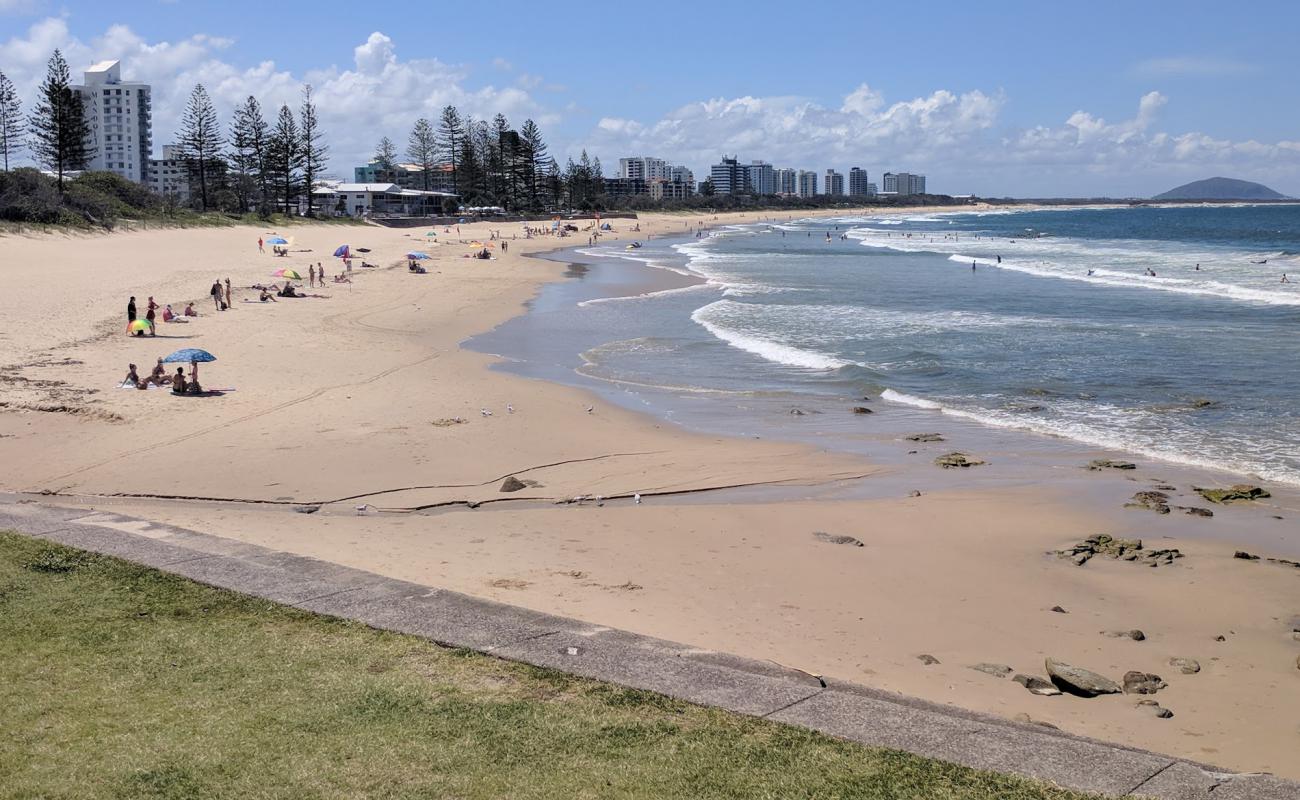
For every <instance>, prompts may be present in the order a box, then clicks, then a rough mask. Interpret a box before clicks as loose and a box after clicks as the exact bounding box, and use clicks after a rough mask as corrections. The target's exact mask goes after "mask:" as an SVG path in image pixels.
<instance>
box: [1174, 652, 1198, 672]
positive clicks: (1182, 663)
mask: <svg viewBox="0 0 1300 800" xmlns="http://www.w3.org/2000/svg"><path fill="white" fill-rule="evenodd" d="M1169 666H1171V667H1177V668H1178V671H1179V672H1181V673H1183V674H1184V675H1195V674H1196V673H1198V672H1200V671H1201V663H1200V662H1199V661H1197V660H1196V659H1194V658H1182V657H1181V656H1174V657H1173V658H1171V659H1169Z"/></svg>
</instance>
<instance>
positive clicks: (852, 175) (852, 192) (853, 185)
mask: <svg viewBox="0 0 1300 800" xmlns="http://www.w3.org/2000/svg"><path fill="white" fill-rule="evenodd" d="M871 185H872V184H871V182H870V181H868V180H867V171H866V170H865V169H863V168H862V167H853V168H852V169H850V170H849V197H870V196H871V195H873V194H875V192H874V191H872V190H871Z"/></svg>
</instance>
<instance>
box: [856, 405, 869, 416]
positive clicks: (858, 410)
mask: <svg viewBox="0 0 1300 800" xmlns="http://www.w3.org/2000/svg"><path fill="white" fill-rule="evenodd" d="M853 413H854V414H870V413H872V411H871V409H869V408H867V407H866V406H854V407H853Z"/></svg>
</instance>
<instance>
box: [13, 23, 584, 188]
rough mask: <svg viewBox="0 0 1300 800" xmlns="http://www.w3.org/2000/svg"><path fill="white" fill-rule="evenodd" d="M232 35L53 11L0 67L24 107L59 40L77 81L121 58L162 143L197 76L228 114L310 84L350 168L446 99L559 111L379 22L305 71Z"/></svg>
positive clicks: (474, 111)
mask: <svg viewBox="0 0 1300 800" xmlns="http://www.w3.org/2000/svg"><path fill="white" fill-rule="evenodd" d="M6 1H7V0H0V3H3V2H6ZM233 44H234V43H233V42H232V41H230V40H228V39H222V38H218V37H212V36H206V35H203V34H199V35H195V36H191V37H188V38H186V39H180V40H175V41H161V42H150V41H146V40H145V39H144V38H143V37H141V36H140V35H139V34H137V33H135V32H134V31H133V30H132V29H131V28H129V27H127V26H125V25H113V26H111V27H109V28H108V29H107V30H105V31H104V32H103V33H102V34H100V35H99V36H96V37H94V38H93V39H90V40H88V41H87V40H82V39H80V38H78V37H76V36H74V35H73V34H72V33H71V32H70V30H69V28H68V22H67V20H66V19H64V18H59V17H50V18H47V19H42V20H39V21H37V22H36V23H35V24H33V25H32V26H31V27H30V28H28V30H27V31H26V33H25V34H21V35H15V36H13V37H12V38H10V39H9V40H8V41H5V42H2V43H0V52H3V53H4V66H3V69H4V71H5V73H6V74H7V75H8V76H9V77H10V79H11V80H13V81H14V84H15V85H16V86H17V87H18V90H19V92H20V93H21V95H22V96H23V100H24V107H25V108H30V107H31V102H32V100H33V98H34V96H35V92H36V87H37V85H38V84H39V83H40V81H41V80H42V79H43V77H44V75H45V65H46V62H47V61H48V60H49V57H50V54H51V53H52V52H53V51H54V49H55V48H60V49H61V50H62V51H63V53H64V56H65V58H67V60H68V65H69V67H70V68H71V69H72V73H73V77H74V80H79V79H80V72H81V71H82V70H83V69H84V68H85V67H86V66H88V65H90V64H92V63H94V62H96V61H101V60H104V59H120V60H121V61H122V68H123V77H124V78H126V79H128V80H141V81H145V82H148V83H150V84H151V85H152V86H153V93H154V101H153V108H154V147H155V149H156V150H157V149H160V148H161V145H163V144H165V143H167V142H169V141H172V138H173V136H174V132H175V129H176V126H177V123H178V121H179V117H180V113H181V111H182V110H183V108H184V106H185V102H186V100H187V99H188V97H189V93H190V91H191V89H193V88H194V85H195V84H196V83H203V85H204V86H205V87H207V89H208V93H209V94H210V95H211V96H212V99H213V102H214V103H215V104H216V106H217V111H218V113H219V114H220V115H221V118H222V119H223V121H225V120H228V119H229V115H230V112H231V111H232V110H233V108H234V107H235V105H237V104H238V103H241V102H243V100H244V99H245V98H247V97H248V96H249V95H254V96H256V97H257V98H258V100H259V101H260V102H261V104H262V107H263V109H264V111H265V113H266V116H267V117H268V119H270V118H273V117H274V115H275V112H276V109H277V108H278V107H279V106H280V105H281V104H285V103H287V104H288V105H290V107H292V108H294V109H295V110H296V109H297V106H298V104H299V102H300V93H301V90H302V85H303V84H304V83H311V84H312V86H313V88H314V90H315V99H316V103H317V107H318V112H319V114H320V117H321V125H322V129H323V130H324V131H325V134H326V136H327V139H328V143H329V145H330V149H331V158H330V172H332V173H335V174H338V175H342V176H347V177H350V176H351V171H352V167H353V166H354V165H355V164H359V163H363V161H364V160H365V159H367V158H369V157H370V155H371V154H372V153H373V151H374V145H375V142H377V141H378V140H379V138H380V137H381V136H384V135H387V136H389V137H390V138H392V139H393V141H395V142H397V143H398V148H399V150H400V149H403V148H404V146H405V142H406V136H407V133H408V132H409V131H410V129H411V125H412V123H414V121H415V120H416V119H417V118H418V117H420V116H426V117H429V118H430V119H435V120H436V118H437V115H438V113H439V112H440V111H441V110H442V108H443V106H445V105H448V104H451V105H455V106H457V107H458V108H459V109H460V110H461V112H462V114H467V115H472V116H475V117H477V118H480V119H484V118H490V117H491V116H492V115H494V114H496V113H498V112H500V113H503V114H505V115H506V116H507V117H509V118H510V119H511V120H512V121H514V122H516V123H520V122H522V121H523V119H524V118H525V117H529V116H532V117H534V118H535V119H537V120H538V121H539V122H541V121H542V120H549V123H547V124H552V125H553V124H555V122H556V121H557V120H558V117H557V116H556V114H555V113H554V111H552V110H548V109H546V108H543V107H542V106H541V105H540V104H539V103H537V102H536V101H535V100H534V99H533V97H532V96H531V95H530V94H529V92H528V91H527V90H528V89H529V88H532V86H534V85H536V84H535V83H534V81H533V80H532V79H531V78H529V79H527V80H522V81H520V86H518V87H515V86H506V87H496V86H492V85H487V86H481V87H478V88H471V87H470V86H468V85H467V78H468V75H467V72H466V70H465V69H463V68H461V67H457V66H453V65H448V64H445V63H443V62H441V61H438V60H437V59H434V58H418V59H408V60H403V59H402V57H401V56H400V54H399V53H398V51H397V48H396V46H395V45H394V43H393V40H392V39H391V38H390V37H388V36H387V35H385V34H384V33H382V32H379V31H376V32H374V33H371V34H370V35H369V36H367V37H366V39H365V41H363V42H361V43H360V44H358V45H357V46H356V47H355V48H354V49H353V52H352V64H351V65H349V66H348V67H346V68H340V67H336V66H321V67H319V68H315V69H311V70H308V71H306V72H302V73H295V72H293V71H290V70H287V69H284V68H282V67H280V66H279V65H277V64H276V63H275V62H274V61H269V60H268V61H263V62H261V63H258V64H254V65H252V66H240V65H237V64H235V63H232V62H231V61H229V60H227V51H228V50H229V49H230V48H231V47H232V45H233ZM538 82H540V80H539V81H538Z"/></svg>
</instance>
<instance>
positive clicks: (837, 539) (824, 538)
mask: <svg viewBox="0 0 1300 800" xmlns="http://www.w3.org/2000/svg"><path fill="white" fill-rule="evenodd" d="M813 536H814V537H815V538H816V539H817V540H818V541H821V542H826V543H827V544H847V545H849V546H851V547H866V545H864V544H863V543H862V541H861V540H859V539H854V538H853V537H852V536H844V535H842V534H836V533H827V532H826V531H813Z"/></svg>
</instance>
